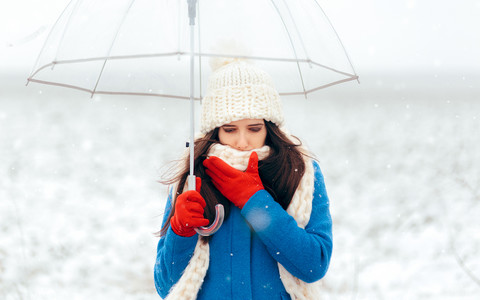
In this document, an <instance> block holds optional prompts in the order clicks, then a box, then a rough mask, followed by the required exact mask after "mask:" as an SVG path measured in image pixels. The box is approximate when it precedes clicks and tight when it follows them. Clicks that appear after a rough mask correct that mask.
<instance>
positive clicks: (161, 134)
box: [0, 0, 480, 300]
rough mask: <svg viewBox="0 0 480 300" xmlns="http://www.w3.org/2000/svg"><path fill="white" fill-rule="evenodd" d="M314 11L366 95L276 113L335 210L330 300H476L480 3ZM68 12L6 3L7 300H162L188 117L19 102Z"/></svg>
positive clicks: (131, 101)
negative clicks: (303, 149)
mask: <svg viewBox="0 0 480 300" xmlns="http://www.w3.org/2000/svg"><path fill="white" fill-rule="evenodd" d="M319 3H320V4H321V5H322V7H323V8H324V10H325V12H326V14H327V15H328V16H329V18H330V20H331V21H332V23H333V25H334V26H335V28H336V30H337V32H338V34H339V35H340V37H341V39H342V41H343V43H344V45H345V47H346V49H347V51H348V53H349V55H350V58H351V59H352V61H353V63H354V66H355V68H356V71H357V73H358V74H359V76H360V82H361V84H357V83H355V82H350V83H346V84H343V85H338V86H334V87H331V88H328V89H325V90H321V91H319V92H317V93H315V94H313V95H312V96H310V97H309V98H308V100H305V99H303V98H294V97H293V98H284V99H283V102H284V109H285V114H286V120H287V127H288V128H289V130H290V131H291V132H292V133H293V134H295V135H297V136H299V137H300V138H301V139H302V140H303V141H304V143H305V144H306V145H307V146H308V147H309V148H310V149H311V150H312V151H313V152H314V153H315V154H316V156H317V158H318V160H319V162H320V166H321V168H322V171H323V173H324V175H325V180H326V184H327V190H328V193H329V197H330V200H331V201H330V203H331V212H332V217H333V221H334V255H333V258H332V262H331V267H330V270H329V272H328V273H327V276H326V277H325V278H324V279H323V284H324V287H325V289H324V290H325V295H324V299H368V300H370V299H437V300H438V299H445V300H446V299H449V300H450V299H452V300H453V299H455V300H457V299H461V300H464V299H465V300H466V299H468V300H470V299H478V298H479V296H480V260H479V258H478V253H479V251H480V223H479V221H478V216H480V187H479V183H480V174H479V172H480V171H479V170H480V139H479V134H478V132H479V128H480V126H479V125H480V103H479V96H480V56H479V55H478V53H480V34H479V33H478V28H480V21H479V20H480V19H479V18H478V16H479V15H480V1H477V0H465V1H461V2H456V3H455V2H452V1H450V2H447V1H433V0H425V1H415V0H407V1H395V2H388V3H387V2H385V1H379V0H366V1H347V0H337V1H331V0H328V1H325V0H323V1H319ZM67 4H68V1H67V0H47V1H33V0H17V1H15V2H13V1H12V2H8V1H2V2H1V4H0V298H1V299H87V298H88V299H158V296H157V295H156V293H155V290H154V286H153V265H154V261H155V255H156V249H155V247H156V243H157V241H158V239H157V238H156V237H155V236H154V232H156V231H158V230H159V228H160V226H161V220H162V216H163V208H164V205H165V197H166V190H167V188H166V187H165V186H163V185H161V184H159V183H158V182H157V180H159V179H160V178H161V175H162V173H163V171H164V170H165V168H164V166H165V165H166V164H167V163H168V162H170V161H172V160H175V159H177V158H178V157H179V153H181V152H182V151H183V149H184V146H185V141H186V140H187V139H188V138H189V133H188V128H187V126H185V124H187V123H188V117H189V115H188V103H187V102H183V101H178V100H177V101H175V100H166V99H151V98H149V99H147V98H148V97H147V98H135V97H107V96H102V97H100V96H95V97H94V98H90V97H89V95H88V94H85V93H82V92H79V91H75V90H69V89H62V88H55V87H48V86H43V85H38V84H30V85H29V86H28V87H26V86H25V84H26V79H27V77H28V76H29V74H30V72H31V71H32V68H33V65H34V63H35V60H36V56H37V55H38V53H39V51H40V49H41V47H42V44H43V42H44V40H45V38H46V36H47V34H48V32H49V29H50V28H51V26H52V25H53V23H54V22H55V20H56V18H57V17H58V15H59V14H60V13H61V12H62V10H63V8H64V7H65V6H66V5H67ZM186 88H187V87H186ZM197 111H198V109H197Z"/></svg>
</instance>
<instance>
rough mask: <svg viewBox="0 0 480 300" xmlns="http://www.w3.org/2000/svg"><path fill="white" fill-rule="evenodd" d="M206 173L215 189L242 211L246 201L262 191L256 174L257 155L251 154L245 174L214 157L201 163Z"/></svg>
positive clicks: (261, 185)
mask: <svg viewBox="0 0 480 300" xmlns="http://www.w3.org/2000/svg"><path fill="white" fill-rule="evenodd" d="M203 165H204V166H205V168H206V170H205V172H206V173H207V175H208V176H210V178H212V182H213V184H214V185H215V187H216V188H217V189H218V190H219V191H220V192H221V193H222V194H223V195H224V196H225V197H227V199H228V200H230V201H231V202H232V203H233V204H235V206H237V207H238V208H240V209H242V208H243V206H244V205H245V203H247V201H248V199H250V197H252V196H253V194H255V193H256V192H258V191H260V190H263V189H264V187H263V184H262V180H261V179H260V176H259V174H258V155H257V153H256V152H252V154H251V155H250V159H249V160H248V166H247V169H246V170H245V172H242V171H239V170H237V169H235V168H232V167H231V166H229V165H228V164H227V163H225V162H224V161H223V160H221V159H220V158H218V157H216V156H211V157H209V158H207V159H206V160H204V161H203Z"/></svg>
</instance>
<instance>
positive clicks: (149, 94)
mask: <svg viewBox="0 0 480 300" xmlns="http://www.w3.org/2000/svg"><path fill="white" fill-rule="evenodd" d="M28 81H30V82H35V83H40V84H45V85H53V86H59V87H64V88H69V89H74V90H79V91H83V92H87V93H89V94H91V93H92V90H90V89H87V88H82V87H79V86H76V85H71V84H65V83H59V82H52V81H45V80H39V79H34V78H29V79H28ZM95 94H99V95H100V94H101V95H129V96H152V97H165V98H175V99H182V100H190V97H187V96H177V95H168V94H156V93H135V92H112V91H96V92H95ZM194 100H200V98H194Z"/></svg>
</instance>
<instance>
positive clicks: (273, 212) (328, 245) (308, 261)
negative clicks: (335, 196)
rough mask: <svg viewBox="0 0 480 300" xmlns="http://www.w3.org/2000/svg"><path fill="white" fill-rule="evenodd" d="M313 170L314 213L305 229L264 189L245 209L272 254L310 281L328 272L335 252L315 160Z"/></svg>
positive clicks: (248, 220) (326, 197)
mask: <svg viewBox="0 0 480 300" xmlns="http://www.w3.org/2000/svg"><path fill="white" fill-rule="evenodd" d="M314 170H315V183H314V194H313V203H312V213H311V216H310V221H309V223H308V224H307V226H306V227H305V229H302V228H300V227H299V226H298V225H297V222H296V221H295V219H294V218H293V217H292V216H290V215H289V214H288V213H287V212H286V211H285V210H284V209H283V208H282V207H281V206H280V205H279V204H278V203H277V202H276V201H275V200H274V199H273V198H272V196H271V195H270V194H269V193H268V192H267V191H265V190H261V191H258V192H257V193H255V194H254V195H253V196H252V197H251V198H250V199H249V201H248V202H247V203H246V204H245V206H244V207H243V209H242V215H243V216H244V218H245V219H246V220H247V222H248V223H249V224H250V226H251V227H252V228H253V230H254V231H255V232H256V234H258V236H259V238H260V239H261V240H262V242H263V243H264V245H265V247H266V249H267V251H268V252H269V253H270V255H271V256H272V257H273V258H274V259H275V260H277V261H278V262H279V263H280V264H281V265H282V266H283V267H285V269H286V270H287V271H288V272H289V273H290V274H292V275H293V276H295V277H297V278H299V279H301V280H303V281H305V282H309V283H310V282H315V281H317V280H319V279H321V278H322V277H323V276H325V274H326V272H327V269H328V266H329V264H330V257H331V254H332V218H331V216H330V210H329V200H328V196H327V192H326V188H325V183H324V179H323V175H322V172H321V170H320V167H319V166H318V164H317V163H316V162H314Z"/></svg>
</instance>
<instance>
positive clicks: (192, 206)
mask: <svg viewBox="0 0 480 300" xmlns="http://www.w3.org/2000/svg"><path fill="white" fill-rule="evenodd" d="M204 208H205V206H202V205H201V204H200V203H197V202H189V203H188V207H186V210H187V211H188V212H189V213H190V214H192V215H194V214H196V215H200V216H203V212H204Z"/></svg>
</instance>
